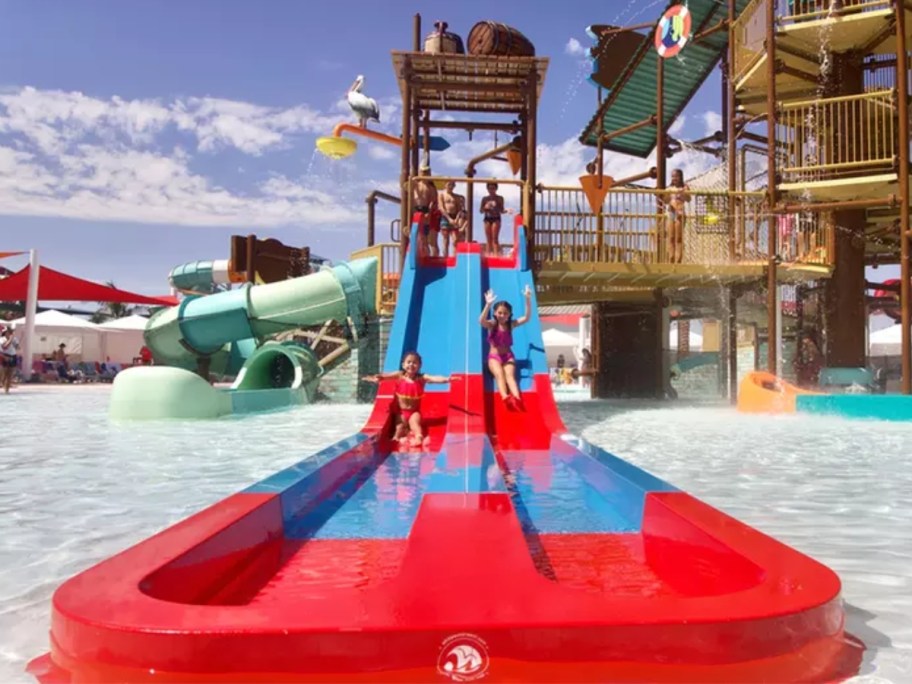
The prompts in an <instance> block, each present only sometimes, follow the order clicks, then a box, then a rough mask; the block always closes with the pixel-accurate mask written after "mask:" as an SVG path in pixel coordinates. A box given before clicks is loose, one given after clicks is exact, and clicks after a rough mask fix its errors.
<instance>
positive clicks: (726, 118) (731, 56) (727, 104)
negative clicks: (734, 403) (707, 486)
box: [722, 0, 745, 363]
mask: <svg viewBox="0 0 912 684" xmlns="http://www.w3.org/2000/svg"><path fill="white" fill-rule="evenodd" d="M735 2H736V0H728V29H729V30H728V52H727V53H726V54H725V55H724V60H725V61H724V64H725V67H726V69H725V71H723V73H722V85H723V87H724V89H725V93H724V95H725V99H724V101H723V102H724V106H723V109H724V110H725V114H724V115H723V125H724V126H725V143H726V147H727V155H728V192H729V196H728V255H729V258H730V259H731V260H732V261H734V260H735V255H736V253H737V250H738V244H737V243H738V239H737V235H736V233H735V231H736V230H737V225H736V221H735V212H734V211H733V209H734V202H736V201H737V200H736V199H735V198H734V197H733V196H732V195H731V193H732V192H734V191H735V190H737V189H738V188H737V187H736V186H737V185H738V167H737V165H736V163H735V157H736V156H737V154H738V135H737V132H736V131H735V114H736V112H735V109H736V106H737V105H736V102H735V85H734V82H733V81H732V74H731V68H732V66H733V65H734V63H735V36H734V35H733V34H734V30H733V29H734V26H735V18H736V17H737V12H738V10H737V8H736V6H735ZM741 175H742V177H743V176H744V175H745V173H744V172H743V171H742V172H741ZM742 182H743V181H742ZM742 189H743V187H742ZM734 353H735V350H734V348H731V347H730V348H729V354H734ZM729 363H731V359H729Z"/></svg>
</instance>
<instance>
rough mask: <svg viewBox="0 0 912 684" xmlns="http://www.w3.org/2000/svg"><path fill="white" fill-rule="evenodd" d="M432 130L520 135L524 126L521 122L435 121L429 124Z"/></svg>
mask: <svg viewBox="0 0 912 684" xmlns="http://www.w3.org/2000/svg"><path fill="white" fill-rule="evenodd" d="M428 124H429V125H430V127H431V128H438V129H440V128H449V129H452V128H455V129H458V130H466V131H505V132H507V133H519V131H520V129H521V127H522V124H520V122H519V121H514V122H513V123H508V124H507V123H492V122H490V121H434V120H433V119H432V120H431V121H429V122H428Z"/></svg>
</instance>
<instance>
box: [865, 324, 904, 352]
mask: <svg viewBox="0 0 912 684" xmlns="http://www.w3.org/2000/svg"><path fill="white" fill-rule="evenodd" d="M868 343H869V344H870V350H869V351H868V355H869V356H895V355H897V354H901V353H902V326H901V325H899V324H896V325H891V326H890V327H889V328H883V329H882V330H878V331H877V332H872V333H871V334H870V335H869V336H868Z"/></svg>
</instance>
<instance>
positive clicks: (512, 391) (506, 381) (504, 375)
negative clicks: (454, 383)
mask: <svg viewBox="0 0 912 684" xmlns="http://www.w3.org/2000/svg"><path fill="white" fill-rule="evenodd" d="M523 297H524V298H525V300H526V311H525V313H524V314H523V315H522V316H520V317H519V318H517V319H516V320H515V321H514V320H513V307H512V306H510V303H509V302H504V301H501V302H497V303H496V304H495V303H494V302H495V300H496V299H497V295H495V294H494V293H493V292H492V291H491V290H488V291H487V292H485V305H484V309H482V310H481V316H479V318H478V322H479V323H481V325H482V327H483V328H485V329H486V330H487V331H488V345H489V346H490V351H489V352H488V370H489V371H491V375H493V376H494V380H495V381H496V382H497V391H498V392H500V397H501V399H503V400H504V403H505V404H506V405H507V408H510V409H515V408H518V407H519V406H520V405H521V402H522V396H521V395H520V393H519V385H517V384H516V357H515V356H514V355H513V329H514V328H517V327H519V326H521V325H523V324H524V323H526V322H527V321H528V320H529V311H530V309H531V307H532V290H531V289H530V288H529V286H528V285H526V288H525V289H524V290H523ZM492 304H493V307H492V306H491V305H492ZM492 308H493V310H494V318H493V319H491V318H488V312H489V311H490V310H491V309H492Z"/></svg>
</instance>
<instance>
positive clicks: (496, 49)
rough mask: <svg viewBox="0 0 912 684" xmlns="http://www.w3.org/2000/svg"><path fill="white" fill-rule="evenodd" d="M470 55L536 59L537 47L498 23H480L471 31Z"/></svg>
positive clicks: (521, 35)
mask: <svg viewBox="0 0 912 684" xmlns="http://www.w3.org/2000/svg"><path fill="white" fill-rule="evenodd" d="M468 48H469V54H470V55H499V56H513V57H534V56H535V46H534V45H532V42H531V41H530V40H529V39H528V38H526V37H525V36H524V35H523V34H522V33H520V32H519V31H518V30H516V29H515V28H513V27H512V26H507V25H506V24H501V23H499V22H496V21H480V22H478V23H477V24H475V26H473V27H472V30H471V31H469V40H468Z"/></svg>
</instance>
